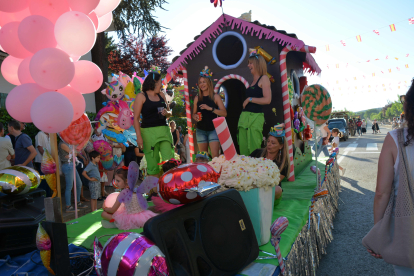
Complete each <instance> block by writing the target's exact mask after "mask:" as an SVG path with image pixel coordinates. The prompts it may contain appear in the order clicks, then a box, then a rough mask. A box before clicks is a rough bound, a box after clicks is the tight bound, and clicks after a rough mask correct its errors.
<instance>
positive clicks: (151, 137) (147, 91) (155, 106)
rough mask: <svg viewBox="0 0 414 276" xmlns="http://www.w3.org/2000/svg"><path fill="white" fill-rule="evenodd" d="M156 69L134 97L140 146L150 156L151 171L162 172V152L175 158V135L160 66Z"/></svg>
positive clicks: (148, 163)
mask: <svg viewBox="0 0 414 276" xmlns="http://www.w3.org/2000/svg"><path fill="white" fill-rule="evenodd" d="M153 70H154V71H151V72H150V73H149V74H148V75H147V77H146V78H145V80H144V83H143V84H142V93H139V94H138V95H137V97H136V99H135V103H134V127H135V131H136V134H137V144H138V147H139V149H140V150H143V151H144V154H145V159H146V160H147V172H148V174H149V175H154V176H159V175H158V174H159V173H160V167H159V165H158V163H160V153H161V157H162V160H170V159H172V158H174V149H173V146H172V145H173V138H172V135H171V131H170V128H169V127H168V123H167V117H170V116H171V114H172V113H171V111H170V109H169V107H167V104H166V101H165V95H164V93H161V87H162V84H161V74H160V73H159V71H158V70H156V69H153ZM141 114H142V123H141V125H140V123H139V118H140V115H141Z"/></svg>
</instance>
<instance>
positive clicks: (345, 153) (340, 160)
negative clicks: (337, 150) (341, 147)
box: [338, 151, 348, 164]
mask: <svg viewBox="0 0 414 276" xmlns="http://www.w3.org/2000/svg"><path fill="white" fill-rule="evenodd" d="M347 154H348V152H347V151H345V152H344V153H343V154H342V155H341V157H339V159H338V164H339V163H341V162H342V160H343V159H344V158H345V156H346V155H347Z"/></svg>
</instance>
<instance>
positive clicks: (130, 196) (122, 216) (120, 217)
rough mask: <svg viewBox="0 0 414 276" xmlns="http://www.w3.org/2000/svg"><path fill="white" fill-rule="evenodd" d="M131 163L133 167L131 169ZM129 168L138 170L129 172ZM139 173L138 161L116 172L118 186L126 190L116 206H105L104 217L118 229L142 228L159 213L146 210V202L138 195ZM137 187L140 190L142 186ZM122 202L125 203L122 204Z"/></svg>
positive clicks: (119, 196)
mask: <svg viewBox="0 0 414 276" xmlns="http://www.w3.org/2000/svg"><path fill="white" fill-rule="evenodd" d="M131 165H132V166H133V167H132V168H133V169H131ZM129 170H136V172H135V171H132V172H131V173H130V174H129V173H128V171H129ZM138 174H139V167H138V165H137V163H136V162H131V163H130V165H129V167H125V166H123V167H122V168H120V169H118V170H117V171H116V172H115V182H116V186H117V187H119V188H121V189H124V190H123V191H122V192H121V193H119V195H118V198H117V200H116V202H115V204H114V206H112V207H103V209H104V210H103V212H102V218H103V219H105V220H109V222H113V223H114V224H115V226H116V227H117V228H118V229H122V230H129V229H136V228H141V227H143V226H144V224H145V222H146V221H147V220H149V219H150V218H152V217H154V216H156V215H157V214H155V213H153V212H152V211H150V210H146V207H148V206H145V204H146V203H144V204H143V203H142V202H141V201H140V200H139V196H141V195H138V196H137V192H136V190H135V189H134V186H135V183H136V181H137V180H138ZM153 178H154V177H153ZM149 179H150V178H149ZM155 179H156V178H155ZM150 181H152V180H150ZM142 184H144V182H143V183H142ZM142 184H141V185H142ZM135 188H137V190H139V189H140V186H139V187H136V186H135ZM138 193H139V191H138ZM144 202H145V200H144ZM121 203H123V204H122V205H121Z"/></svg>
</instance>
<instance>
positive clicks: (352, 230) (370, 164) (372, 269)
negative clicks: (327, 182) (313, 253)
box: [316, 126, 394, 276]
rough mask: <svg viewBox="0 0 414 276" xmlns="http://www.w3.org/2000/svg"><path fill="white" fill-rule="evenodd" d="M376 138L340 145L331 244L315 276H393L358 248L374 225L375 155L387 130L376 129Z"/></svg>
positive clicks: (369, 134) (389, 268)
mask: <svg viewBox="0 0 414 276" xmlns="http://www.w3.org/2000/svg"><path fill="white" fill-rule="evenodd" d="M380 128H381V132H382V133H380V134H372V130H371V129H370V128H369V129H367V131H368V132H367V134H366V135H363V136H361V137H358V136H354V137H350V138H349V140H347V141H346V142H343V141H341V143H340V153H341V155H340V156H339V158H338V161H339V165H341V166H342V167H344V168H346V173H345V175H344V176H342V177H341V178H342V180H341V186H342V189H341V192H340V198H341V200H340V207H339V212H338V213H337V216H336V218H335V220H334V227H335V228H334V230H333V237H334V240H333V241H332V243H331V244H330V245H329V246H328V248H327V255H325V256H324V257H323V258H322V260H321V262H320V266H319V268H318V269H317V271H316V274H317V275H318V276H325V275H326V276H342V275H364V276H365V275H368V276H370V275H376V276H382V275H384V276H388V275H394V269H393V267H392V266H391V265H389V264H387V263H385V262H384V261H383V260H378V259H375V258H374V257H372V256H371V255H370V254H369V253H368V252H367V251H366V249H365V247H364V246H363V245H362V244H361V240H362V238H363V237H364V236H365V235H366V233H368V232H369V230H370V229H371V227H372V226H373V224H374V217H373V204H374V194H375V186H376V179H377V166H378V158H379V154H380V151H381V148H382V145H383V142H384V139H385V135H386V134H387V132H388V131H390V130H391V127H388V128H384V126H380Z"/></svg>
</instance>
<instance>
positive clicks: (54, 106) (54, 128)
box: [30, 92, 73, 133]
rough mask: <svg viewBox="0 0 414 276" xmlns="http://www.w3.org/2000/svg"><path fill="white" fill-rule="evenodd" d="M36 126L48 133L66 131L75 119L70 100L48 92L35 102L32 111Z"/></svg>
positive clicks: (59, 94) (56, 93)
mask: <svg viewBox="0 0 414 276" xmlns="http://www.w3.org/2000/svg"><path fill="white" fill-rule="evenodd" d="M30 115H31V116H32V120H33V123H34V124H35V126H36V127H37V128H38V129H40V130H43V131H44V132H48V133H57V132H61V131H63V130H65V129H66V128H67V127H68V126H69V125H70V123H71V122H72V119H73V107H72V104H71V103H70V101H69V99H68V98H66V97H65V96H64V95H62V94H61V93H58V92H46V93H44V94H42V95H40V96H39V97H37V99H36V100H34V102H33V104H32V107H31V109H30Z"/></svg>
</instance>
